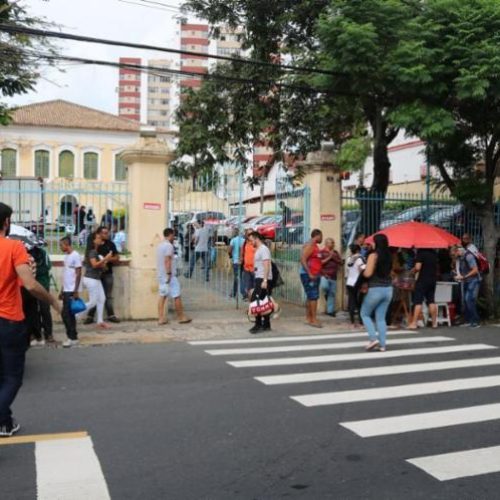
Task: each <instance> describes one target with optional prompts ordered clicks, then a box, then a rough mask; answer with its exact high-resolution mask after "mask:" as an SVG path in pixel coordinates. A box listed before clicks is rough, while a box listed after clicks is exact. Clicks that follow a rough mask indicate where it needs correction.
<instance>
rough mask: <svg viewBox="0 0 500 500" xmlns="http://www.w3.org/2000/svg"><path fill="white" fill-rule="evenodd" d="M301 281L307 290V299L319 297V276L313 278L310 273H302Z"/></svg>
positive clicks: (305, 290)
mask: <svg viewBox="0 0 500 500" xmlns="http://www.w3.org/2000/svg"><path fill="white" fill-rule="evenodd" d="M300 281H301V282H302V286H303V287H304V292H306V298H307V300H318V299H319V276H318V277H317V278H314V279H311V278H310V277H309V275H308V274H304V273H300Z"/></svg>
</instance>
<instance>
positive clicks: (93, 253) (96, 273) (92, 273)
mask: <svg viewBox="0 0 500 500" xmlns="http://www.w3.org/2000/svg"><path fill="white" fill-rule="evenodd" d="M91 259H96V260H101V257H100V255H99V253H98V252H97V250H94V249H92V250H90V252H89V253H88V255H87V258H86V259H85V277H86V278H92V279H94V280H100V279H101V276H102V268H100V267H97V268H96V267H92V264H91V263H90V261H91Z"/></svg>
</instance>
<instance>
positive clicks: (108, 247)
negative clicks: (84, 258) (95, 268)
mask: <svg viewBox="0 0 500 500" xmlns="http://www.w3.org/2000/svg"><path fill="white" fill-rule="evenodd" d="M109 252H111V253H112V254H113V256H115V255H118V250H117V248H116V245H115V244H114V243H113V242H112V241H110V240H107V241H105V242H104V243H103V244H102V245H101V246H100V247H99V250H98V251H97V253H98V254H99V255H100V256H101V257H106V255H108V253H109ZM112 273H113V264H111V263H109V264H106V267H105V268H104V269H101V274H112Z"/></svg>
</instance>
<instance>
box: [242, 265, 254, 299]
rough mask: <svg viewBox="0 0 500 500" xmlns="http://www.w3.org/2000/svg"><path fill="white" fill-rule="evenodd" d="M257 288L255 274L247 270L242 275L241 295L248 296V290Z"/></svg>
mask: <svg viewBox="0 0 500 500" xmlns="http://www.w3.org/2000/svg"><path fill="white" fill-rule="evenodd" d="M254 288H255V276H254V274H253V273H252V272H251V271H245V269H243V273H242V275H241V295H243V296H244V297H248V292H249V291H250V290H253V289H254Z"/></svg>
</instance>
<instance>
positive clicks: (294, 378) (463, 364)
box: [255, 357, 500, 385]
mask: <svg viewBox="0 0 500 500" xmlns="http://www.w3.org/2000/svg"><path fill="white" fill-rule="evenodd" d="M493 365H500V357H494V358H473V359H458V360H454V361H437V362H435V363H414V364H406V365H393V366H380V367H373V368H354V369H352V370H331V371H324V372H310V373H291V374H288V375H270V376H267V377H255V380H258V381H259V382H262V383H263V384H265V385H281V384H301V383H305V382H320V381H325V380H343V379H352V378H363V377H380V376H383V375H397V374H401V373H422V372H432V371H440V370H453V369H457V368H468V367H476V366H493Z"/></svg>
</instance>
